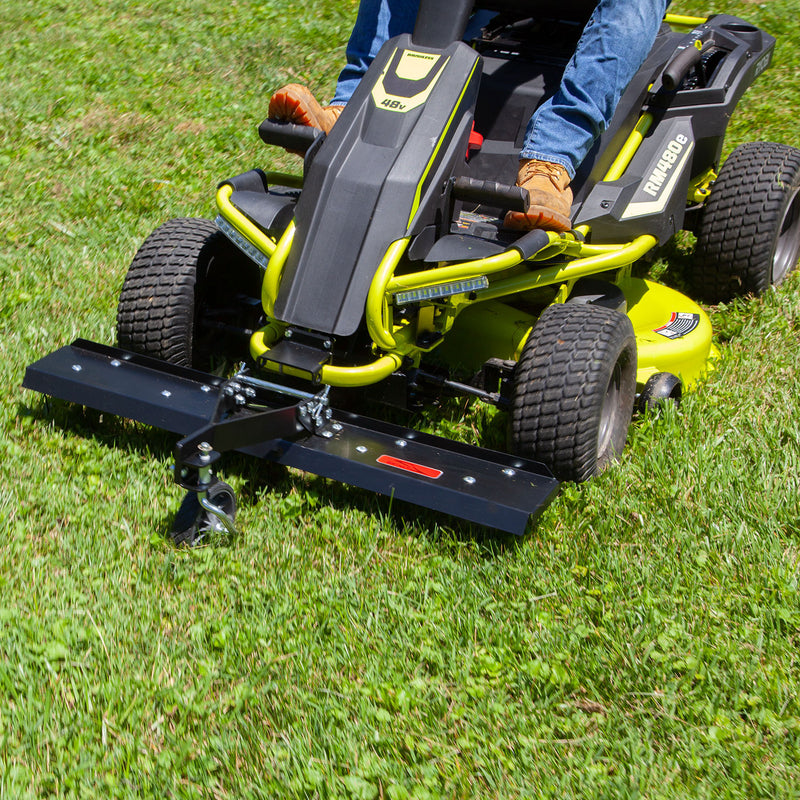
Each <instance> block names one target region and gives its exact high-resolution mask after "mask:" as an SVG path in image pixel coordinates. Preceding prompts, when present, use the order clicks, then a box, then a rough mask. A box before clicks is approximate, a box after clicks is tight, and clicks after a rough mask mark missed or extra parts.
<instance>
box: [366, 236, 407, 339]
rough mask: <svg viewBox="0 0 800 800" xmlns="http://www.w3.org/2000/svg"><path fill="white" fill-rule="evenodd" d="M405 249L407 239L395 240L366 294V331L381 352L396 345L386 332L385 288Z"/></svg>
mask: <svg viewBox="0 0 800 800" xmlns="http://www.w3.org/2000/svg"><path fill="white" fill-rule="evenodd" d="M406 247H408V239H397V240H396V241H394V242H392V243H391V244H390V245H389V247H388V249H387V250H386V254H385V255H384V257H383V258H382V259H381V263H380V264H378V269H377V270H376V272H375V277H374V278H373V279H372V283H371V284H370V287H369V292H368V293H367V304H366V309H365V314H366V319H367V330H368V331H369V335H370V336H371V337H372V341H373V342H375V344H376V345H378V347H380V348H381V349H382V350H392V349H394V347H396V345H397V342H396V341H395V338H394V336H392V334H391V332H390V331H389V330H388V327H389V326H388V317H387V315H388V309H387V305H386V286H387V285H388V283H389V281H390V280H391V279H392V275H394V271H395V269H397V265H398V264H399V263H400V259H401V258H402V257H403V253H405V251H406Z"/></svg>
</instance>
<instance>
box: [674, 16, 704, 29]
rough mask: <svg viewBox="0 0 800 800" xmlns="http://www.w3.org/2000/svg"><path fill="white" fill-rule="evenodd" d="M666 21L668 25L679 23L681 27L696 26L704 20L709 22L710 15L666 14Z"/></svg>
mask: <svg viewBox="0 0 800 800" xmlns="http://www.w3.org/2000/svg"><path fill="white" fill-rule="evenodd" d="M664 22H666V23H667V25H677V26H678V27H679V28H696V27H697V26H698V25H702V24H703V23H704V22H708V17H688V16H685V15H683V14H665V15H664Z"/></svg>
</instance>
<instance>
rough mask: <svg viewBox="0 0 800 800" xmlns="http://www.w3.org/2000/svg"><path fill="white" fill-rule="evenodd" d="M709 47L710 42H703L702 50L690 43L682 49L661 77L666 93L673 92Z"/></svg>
mask: <svg viewBox="0 0 800 800" xmlns="http://www.w3.org/2000/svg"><path fill="white" fill-rule="evenodd" d="M710 46H711V42H710V41H708V42H705V43H704V44H703V46H702V48H699V47H697V45H696V44H694V43H692V44H690V45H689V46H688V47H684V48H683V50H681V51H680V52H679V53H678V55H676V56H675V58H673V59H672V61H670V62H669V64H667V66H666V67H665V68H664V72H663V73H662V75H661V85H662V86H663V87H664V88H665V89H666V90H667V91H668V92H674V91H675V90H676V89H677V88H678V87H679V86H680V85H681V81H682V80H683V79H684V78H685V77H686V75H687V74H688V72H689V70H690V69H691V68H692V67H696V66H697V65H698V64H699V63H700V59H701V58H702V57H703V53H704V52H705V51H706V50H707V49H708V48H709V47H710Z"/></svg>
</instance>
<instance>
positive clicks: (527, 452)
mask: <svg viewBox="0 0 800 800" xmlns="http://www.w3.org/2000/svg"><path fill="white" fill-rule="evenodd" d="M635 394H636V337H635V335H634V332H633V326H632V325H631V321H630V319H628V317H627V316H626V315H625V314H622V313H620V312H619V311H614V310H612V309H609V308H604V307H602V306H595V305H591V304H586V305H577V304H567V305H561V304H557V305H552V306H549V307H548V308H546V309H545V310H544V312H543V313H542V315H541V317H540V318H539V321H538V322H537V323H536V325H535V326H534V328H533V330H532V331H531V333H530V335H529V336H528V339H527V341H526V342H525V345H524V347H523V350H522V356H521V358H520V360H519V363H518V364H517V368H516V376H515V390H514V397H513V399H512V411H511V439H512V442H511V444H512V448H513V450H514V451H515V452H517V453H518V454H519V455H521V456H525V457H526V458H531V459H534V460H536V461H541V462H543V463H544V464H545V465H546V466H547V467H549V468H550V470H551V471H552V473H553V475H555V477H556V478H558V480H561V481H576V482H580V481H585V480H586V479H588V478H591V477H592V476H593V475H596V474H598V473H599V472H601V471H602V470H603V469H604V468H605V467H606V466H607V465H608V464H609V462H611V461H612V460H613V459H615V458H616V457H617V456H618V455H619V454H620V453H621V452H622V449H623V447H624V446H625V441H626V439H627V437H628V426H629V425H630V420H631V415H632V413H633V403H634V399H635Z"/></svg>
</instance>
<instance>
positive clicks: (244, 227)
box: [217, 183, 276, 258]
mask: <svg viewBox="0 0 800 800" xmlns="http://www.w3.org/2000/svg"><path fill="white" fill-rule="evenodd" d="M232 194H233V186H231V185H230V184H229V183H223V184H222V186H220V187H219V189H217V210H218V211H219V214H220V216H221V217H222V218H223V219H224V220H226V221H227V222H229V223H230V224H231V225H233V227H234V228H236V230H237V231H239V233H241V234H242V236H244V237H245V239H247V240H248V241H249V242H250V244H252V245H253V247H257V248H258V249H259V250H261V251H262V252H263V253H265V254H266V255H267V256H269V257H270V258H271V257H272V254H273V253H274V252H275V246H276V245H275V242H274V241H273V240H272V239H270V238H269V236H267V235H266V234H265V233H264V232H263V231H261V230H259V228H258V227H257V226H256V225H253V223H252V222H250V220H249V219H247V217H246V216H245V215H244V214H242V212H241V211H239V209H238V208H236V206H235V205H234V204H233V203H231V195H232Z"/></svg>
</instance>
